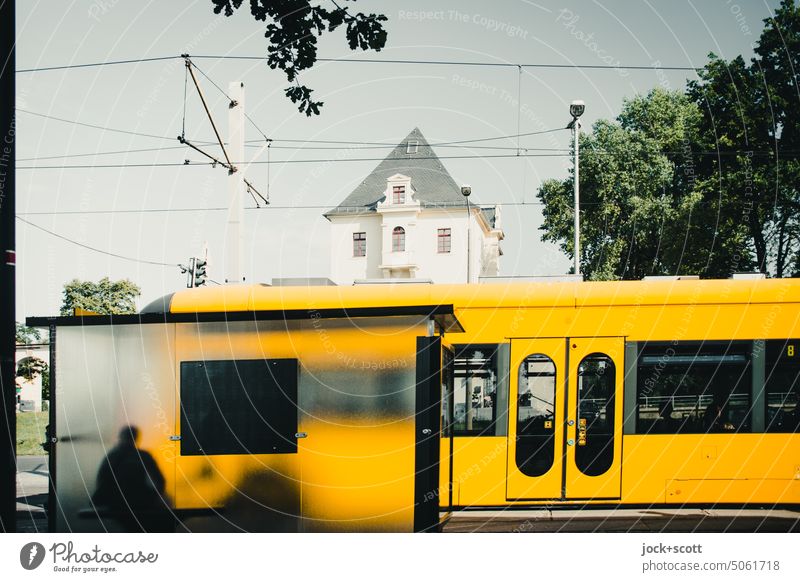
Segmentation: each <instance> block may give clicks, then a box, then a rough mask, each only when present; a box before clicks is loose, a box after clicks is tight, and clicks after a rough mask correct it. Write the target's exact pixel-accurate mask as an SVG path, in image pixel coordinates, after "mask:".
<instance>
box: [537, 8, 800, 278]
mask: <svg viewBox="0 0 800 582" xmlns="http://www.w3.org/2000/svg"><path fill="white" fill-rule="evenodd" d="M754 51H755V56H754V57H753V58H752V59H751V61H750V62H749V63H748V62H746V61H745V59H743V58H742V57H741V56H739V57H736V58H734V59H733V60H731V61H729V62H728V61H724V60H722V59H719V58H718V57H716V56H715V55H714V54H711V55H709V62H708V64H707V65H706V66H705V67H704V68H703V69H701V70H700V71H698V75H697V78H696V79H694V80H691V81H690V82H689V83H688V85H687V89H686V92H685V93H681V92H676V91H665V90H663V89H661V88H658V89H654V90H652V91H651V92H650V93H648V94H647V95H643V96H636V97H633V98H631V99H628V100H625V101H624V102H623V105H622V110H621V112H620V114H619V116H617V118H616V119H615V120H614V121H606V120H601V121H598V122H597V123H595V124H594V126H593V127H592V129H591V131H590V132H587V133H586V134H583V135H582V136H581V144H580V145H581V160H580V164H581V174H580V177H581V184H580V186H581V187H580V191H581V210H580V212H581V257H580V264H581V272H582V273H583V274H584V275H585V276H586V277H587V278H589V279H639V278H641V277H643V276H645V275H668V274H698V275H701V276H703V277H727V276H729V275H730V274H731V273H734V272H737V271H740V272H741V271H750V270H758V271H761V272H763V273H768V274H770V275H773V276H777V277H783V276H790V275H793V274H797V273H799V272H800V193H798V188H797V185H798V183H799V182H798V179H799V178H800V163H798V158H797V154H798V153H800V148H798V146H800V143H798V142H800V131H798V127H797V119H798V117H797V113H796V109H797V106H798V105H800V91H798V83H797V78H796V73H795V71H800V10H798V8H797V6H796V5H795V2H794V0H783V2H782V3H781V6H780V8H779V9H778V10H776V12H775V16H774V18H771V19H767V20H765V28H764V30H763V32H762V34H761V36H760V38H759V41H758V43H757V44H756V45H755V46H754ZM572 188H573V179H572V177H571V176H568V177H567V178H566V179H564V180H548V181H545V182H544V183H543V184H542V186H541V187H540V189H539V192H538V196H539V198H540V200H541V201H542V202H543V203H544V211H543V212H544V219H545V220H544V223H543V225H542V229H543V230H544V235H543V236H542V238H543V240H546V241H552V242H556V243H558V244H559V245H560V246H561V248H562V250H564V252H566V253H567V254H568V255H570V256H572V254H573V250H574V249H573V243H572V239H573V208H572Z"/></svg>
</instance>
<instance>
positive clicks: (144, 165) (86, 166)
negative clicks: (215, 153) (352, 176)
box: [17, 153, 569, 170]
mask: <svg viewBox="0 0 800 582" xmlns="http://www.w3.org/2000/svg"><path fill="white" fill-rule="evenodd" d="M523 157H525V158H561V157H569V154H556V153H552V154H520V155H519V156H518V155H516V154H491V155H485V156H479V155H464V156H422V157H415V158H325V159H322V158H315V159H307V160H254V161H252V162H245V161H233V162H231V163H232V164H233V165H234V166H236V165H237V164H248V165H256V164H258V165H260V164H267V165H271V164H314V163H318V164H329V163H341V162H382V161H384V160H392V161H408V162H413V161H415V160H453V159H455V160H467V159H495V158H523ZM213 165H215V164H214V162H191V161H188V160H187V161H186V162H183V163H169V162H167V163H141V164H74V165H73V164H70V165H60V166H17V169H18V170H88V169H103V168H116V169H122V168H171V167H182V166H213Z"/></svg>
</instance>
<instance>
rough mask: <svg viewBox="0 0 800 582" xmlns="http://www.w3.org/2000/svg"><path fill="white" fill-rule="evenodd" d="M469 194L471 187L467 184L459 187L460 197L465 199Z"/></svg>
mask: <svg viewBox="0 0 800 582" xmlns="http://www.w3.org/2000/svg"><path fill="white" fill-rule="evenodd" d="M470 194H472V186H470V185H469V184H464V185H463V186H461V195H462V196H464V197H465V198H466V197H467V196H469V195H470Z"/></svg>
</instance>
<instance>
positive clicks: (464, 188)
mask: <svg viewBox="0 0 800 582" xmlns="http://www.w3.org/2000/svg"><path fill="white" fill-rule="evenodd" d="M470 194H472V187H471V186H470V185H469V184H464V185H463V186H461V195H462V196H463V197H464V200H466V201H467V283H469V261H470V253H469V247H470V245H471V242H472V241H471V240H470V226H469V223H470V222H471V216H470V211H469V195H470Z"/></svg>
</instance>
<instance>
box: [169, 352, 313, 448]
mask: <svg viewBox="0 0 800 582" xmlns="http://www.w3.org/2000/svg"><path fill="white" fill-rule="evenodd" d="M296 402H297V360H293V359H292V360H290V359H283V360H220V361H200V362H181V455H185V456H188V455H245V454H250V455H252V454H274V453H296V452H297V439H296V436H295V434H296V433H297V405H296Z"/></svg>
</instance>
